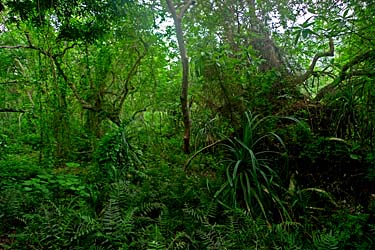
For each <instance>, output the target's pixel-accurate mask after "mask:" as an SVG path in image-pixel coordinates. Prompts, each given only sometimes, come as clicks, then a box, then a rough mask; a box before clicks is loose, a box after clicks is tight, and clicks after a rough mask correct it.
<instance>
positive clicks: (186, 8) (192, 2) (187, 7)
mask: <svg viewBox="0 0 375 250" xmlns="http://www.w3.org/2000/svg"><path fill="white" fill-rule="evenodd" d="M168 2H169V1H168ZM192 4H195V0H189V1H187V2H186V3H185V5H184V6H183V7H182V8H181V11H180V13H179V14H177V18H179V19H180V20H181V19H182V17H183V16H184V15H185V12H186V11H187V10H188V9H189V7H190V5H192Z"/></svg>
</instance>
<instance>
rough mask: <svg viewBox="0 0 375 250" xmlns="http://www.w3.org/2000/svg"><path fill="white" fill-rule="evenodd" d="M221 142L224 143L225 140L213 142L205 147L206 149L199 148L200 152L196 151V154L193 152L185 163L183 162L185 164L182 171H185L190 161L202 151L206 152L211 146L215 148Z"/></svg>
mask: <svg viewBox="0 0 375 250" xmlns="http://www.w3.org/2000/svg"><path fill="white" fill-rule="evenodd" d="M223 141H225V140H218V141H215V142H214V143H212V144H210V145H208V146H206V147H204V148H201V149H200V150H198V151H197V152H195V153H194V154H193V155H192V156H191V157H190V158H189V159H188V160H187V161H186V162H185V164H184V167H183V169H184V170H185V169H186V168H187V167H188V166H189V165H190V163H191V161H192V160H193V159H194V158H195V157H196V156H197V155H199V154H200V153H202V152H203V151H205V150H207V149H209V148H212V147H213V146H215V145H217V144H219V143H221V142H223Z"/></svg>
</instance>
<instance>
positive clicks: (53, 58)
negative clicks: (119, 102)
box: [52, 56, 93, 109]
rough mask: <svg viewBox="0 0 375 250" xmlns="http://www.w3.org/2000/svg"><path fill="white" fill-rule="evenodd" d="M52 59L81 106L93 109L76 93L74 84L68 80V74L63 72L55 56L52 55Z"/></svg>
mask: <svg viewBox="0 0 375 250" xmlns="http://www.w3.org/2000/svg"><path fill="white" fill-rule="evenodd" d="M52 60H53V62H54V63H55V65H56V69H57V71H58V72H59V74H60V75H61V76H62V78H63V79H64V81H65V82H66V83H67V84H68V86H69V88H70V89H71V90H72V92H73V95H74V96H75V97H76V99H77V100H78V102H79V103H81V105H82V108H84V109H93V106H92V105H91V104H89V103H88V102H86V100H85V99H83V98H82V97H81V96H80V94H79V93H78V90H77V87H76V85H74V83H72V82H71V81H70V80H69V78H68V76H67V75H66V74H65V72H64V70H63V69H62V67H61V64H60V63H59V61H58V60H57V58H56V57H55V56H54V57H52Z"/></svg>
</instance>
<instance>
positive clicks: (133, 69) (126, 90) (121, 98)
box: [116, 41, 147, 109]
mask: <svg viewBox="0 0 375 250" xmlns="http://www.w3.org/2000/svg"><path fill="white" fill-rule="evenodd" d="M142 43H143V45H144V46H145V50H144V51H143V53H142V55H139V56H138V58H137V60H136V61H135V62H134V64H133V65H132V67H131V69H130V71H129V73H128V75H127V77H126V80H125V84H124V90H123V91H122V92H121V94H120V95H119V98H118V99H117V100H116V101H118V100H119V105H118V108H119V109H121V107H122V105H123V104H124V102H125V99H126V96H127V95H128V93H129V83H130V81H131V79H132V78H133V76H134V75H135V73H136V71H137V69H138V67H139V65H140V64H141V61H142V59H143V58H144V57H145V56H146V54H147V49H146V48H147V46H146V44H145V43H144V42H143V41H142ZM138 54H139V53H138Z"/></svg>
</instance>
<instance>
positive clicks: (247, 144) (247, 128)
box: [215, 111, 296, 221]
mask: <svg viewBox="0 0 375 250" xmlns="http://www.w3.org/2000/svg"><path fill="white" fill-rule="evenodd" d="M274 118H275V117H273V116H267V117H263V118H261V117H260V115H254V114H253V113H251V112H250V111H248V112H246V113H245V123H244V127H243V134H242V138H234V139H230V138H228V140H227V143H225V144H223V145H224V147H225V149H226V151H227V152H228V157H227V159H226V160H225V164H226V166H227V167H226V177H227V179H226V182H225V183H224V184H223V186H222V187H221V189H220V190H218V191H217V192H216V194H215V198H218V197H219V196H221V197H227V198H229V202H230V203H231V204H232V205H234V207H239V206H242V207H245V208H246V210H247V211H248V212H249V213H250V214H251V215H252V216H254V217H256V216H257V215H259V212H260V215H262V216H263V217H264V218H265V219H266V220H267V221H268V220H269V218H270V211H272V210H273V209H274V208H277V209H278V211H279V214H280V217H281V219H284V218H285V217H289V215H288V212H287V210H286V208H285V206H284V202H283V201H282V199H281V198H280V195H279V193H280V192H279V191H280V189H281V185H280V183H281V182H280V178H279V176H278V174H277V172H276V171H275V170H273V169H272V167H271V166H272V163H273V159H274V157H275V155H280V154H281V153H282V152H281V151H279V150H268V149H264V147H262V145H265V144H266V140H268V139H271V140H273V141H275V140H276V143H277V144H279V145H281V146H282V147H283V148H285V145H284V142H283V140H282V139H281V138H280V137H279V136H278V135H277V134H276V133H274V132H272V131H267V128H268V127H267V124H266V122H267V121H269V120H270V119H274ZM288 119H292V120H295V119H294V118H288ZM295 121H296V120H295Z"/></svg>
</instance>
